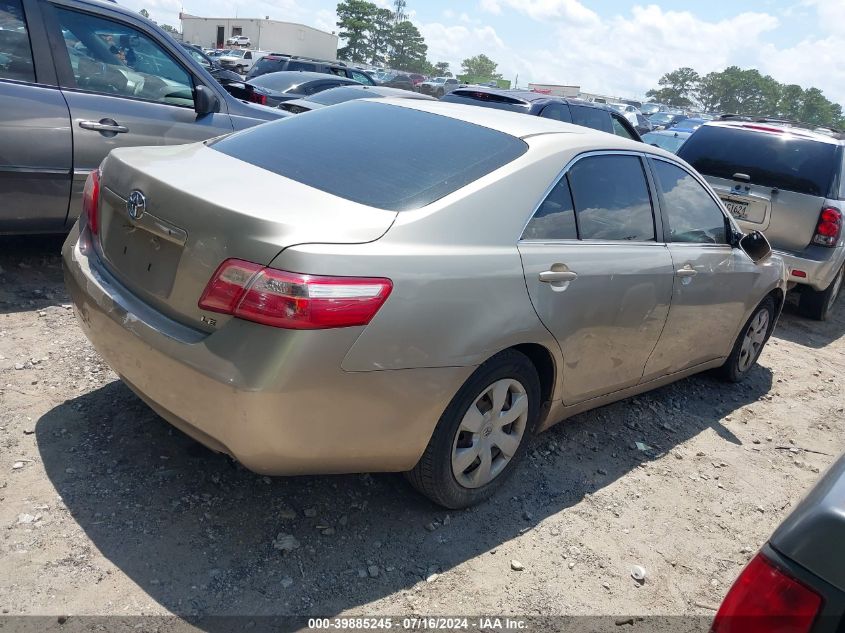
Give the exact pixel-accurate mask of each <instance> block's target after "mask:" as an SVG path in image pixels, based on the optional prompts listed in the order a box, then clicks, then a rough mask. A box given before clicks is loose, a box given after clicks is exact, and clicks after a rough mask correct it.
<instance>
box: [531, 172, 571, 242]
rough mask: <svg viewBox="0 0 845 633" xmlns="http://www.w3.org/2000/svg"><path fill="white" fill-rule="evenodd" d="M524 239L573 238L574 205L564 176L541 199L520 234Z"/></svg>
mask: <svg viewBox="0 0 845 633" xmlns="http://www.w3.org/2000/svg"><path fill="white" fill-rule="evenodd" d="M522 239H524V240H575V239H578V228H577V226H576V224H575V207H573V206H572V194H571V193H570V191H569V181H568V180H567V179H566V176H564V177H563V178H561V179H560V180H559V181H558V183H557V184H556V185H555V186H554V188H553V189H552V190H551V192H549V195H548V196H546V199H545V200H543V203H542V204H541V205H540V208H539V209H537V212H536V213H535V214H534V217H532V218H531V220H530V221H529V222H528V226H526V227H525V231H524V232H523V234H522Z"/></svg>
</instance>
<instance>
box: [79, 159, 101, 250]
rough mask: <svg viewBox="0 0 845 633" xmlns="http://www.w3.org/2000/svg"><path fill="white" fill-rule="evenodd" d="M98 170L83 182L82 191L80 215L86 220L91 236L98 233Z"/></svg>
mask: <svg viewBox="0 0 845 633" xmlns="http://www.w3.org/2000/svg"><path fill="white" fill-rule="evenodd" d="M99 205H100V170H99V169H95V170H94V171H92V172H91V173H90V174H88V178H87V179H86V180H85V188H84V189H83V190H82V213H84V214H85V217H86V219H87V220H88V228H89V229H90V231H91V234H92V235H97V233H99V232H100V209H99Z"/></svg>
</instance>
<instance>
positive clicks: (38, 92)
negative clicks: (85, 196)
mask: <svg viewBox="0 0 845 633" xmlns="http://www.w3.org/2000/svg"><path fill="white" fill-rule="evenodd" d="M31 45H32V42H31V41H30V33H29V31H28V29H27V22H26V20H25V19H24V13H23V7H22V6H21V1H20V0H0V104H2V108H0V233H3V232H8V233H17V232H30V231H32V232H52V231H61V230H62V228H63V227H64V222H65V216H66V215H67V205H68V195H69V193H70V174H71V166H72V163H71V156H72V153H71V152H72V146H73V143H72V141H71V135H70V117H69V114H68V107H67V104H66V103H65V100H64V97H62V93H61V92H60V91H59V90H58V88H56V87H54V86H50V85H47V84H48V81H49V80H50V79H49V78H48V77H45V76H43V75H44V74H45V72H43V71H48V72H49V70H50V69H49V68H43V67H38V68H36V65H35V64H34V60H33V55H32V46H31ZM45 48H46V46H45ZM50 63H51V60H50V58H49V56H47V57H46V64H47V65H48V66H49V65H50ZM52 81H53V82H54V81H55V77H52Z"/></svg>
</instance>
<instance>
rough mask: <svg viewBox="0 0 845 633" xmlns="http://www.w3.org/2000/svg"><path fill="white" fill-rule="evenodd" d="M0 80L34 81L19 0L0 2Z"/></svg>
mask: <svg viewBox="0 0 845 633" xmlns="http://www.w3.org/2000/svg"><path fill="white" fill-rule="evenodd" d="M0 79H15V80H17V81H35V67H34V66H33V64H32V49H31V48H30V46H29V33H28V32H27V29H26V20H25V19H24V16H23V6H22V5H21V0H0Z"/></svg>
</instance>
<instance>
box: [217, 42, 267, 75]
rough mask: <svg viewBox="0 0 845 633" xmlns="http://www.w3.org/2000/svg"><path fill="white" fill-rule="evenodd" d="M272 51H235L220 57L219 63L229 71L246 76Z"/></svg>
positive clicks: (243, 49)
mask: <svg viewBox="0 0 845 633" xmlns="http://www.w3.org/2000/svg"><path fill="white" fill-rule="evenodd" d="M269 54H270V51H251V50H249V49H248V48H241V49H233V50H231V51H229V52H228V53H226V54H225V55H223V56H222V57H219V58H218V60H217V61H219V62H220V64H221V65H222V66H223V68H226V69H227V70H234V71H235V72H236V73H239V74H241V75H245V74H246V73H248V72H249V71H250V69H251V68H252V66H253V64H255V62H257V61H258V60H259V59H261V58H262V57H264V56H265V55H269Z"/></svg>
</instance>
